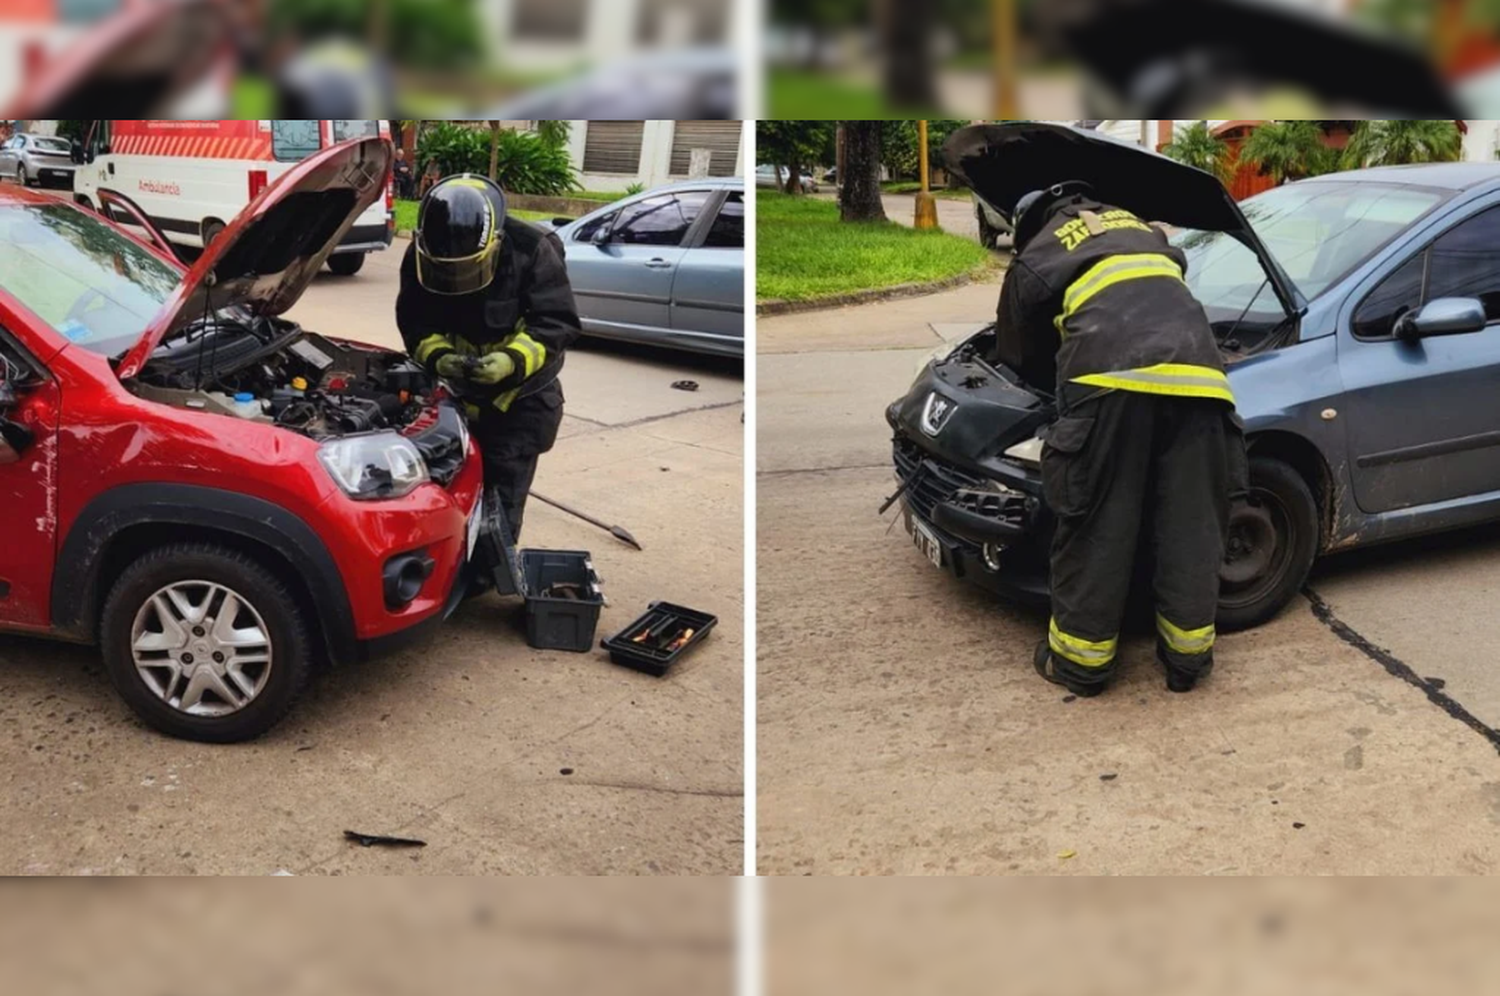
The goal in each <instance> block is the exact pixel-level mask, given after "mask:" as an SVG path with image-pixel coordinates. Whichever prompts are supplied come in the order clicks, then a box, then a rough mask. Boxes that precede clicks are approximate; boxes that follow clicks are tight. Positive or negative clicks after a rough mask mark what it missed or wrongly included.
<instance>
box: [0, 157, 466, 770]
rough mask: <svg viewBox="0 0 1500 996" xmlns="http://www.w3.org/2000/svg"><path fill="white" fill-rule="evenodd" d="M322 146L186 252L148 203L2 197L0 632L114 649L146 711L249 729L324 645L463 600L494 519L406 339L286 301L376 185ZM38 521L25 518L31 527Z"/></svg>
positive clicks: (394, 634)
mask: <svg viewBox="0 0 1500 996" xmlns="http://www.w3.org/2000/svg"><path fill="white" fill-rule="evenodd" d="M390 160H391V151H390V145H389V143H387V142H386V141H384V140H383V139H380V138H366V139H360V140H355V141H351V142H346V143H344V144H341V145H337V146H333V147H331V148H327V149H323V150H320V151H318V152H315V153H313V154H312V155H311V156H309V157H307V158H306V159H305V160H303V161H302V162H300V163H298V164H297V165H296V166H294V167H293V168H292V169H290V170H288V171H287V172H286V173H285V174H284V175H282V176H281V177H280V178H279V179H278V180H276V181H274V182H273V183H272V184H271V185H270V186H269V187H268V188H267V189H266V190H265V191H264V192H262V193H261V194H260V195H259V196H257V197H256V198H254V199H253V200H252V201H251V202H250V204H249V205H248V206H247V207H246V208H245V209H244V210H243V211H241V212H240V214H239V215H237V216H236V217H234V218H233V219H232V220H231V221H230V222H229V224H228V225H227V226H226V227H225V229H224V231H223V232H222V233H221V234H220V236H219V237H218V238H217V239H215V240H214V241H213V243H212V244H211V245H210V246H209V247H208V248H207V249H205V250H204V252H203V254H202V256H201V257H200V258H199V259H198V261H197V262H196V263H195V264H194V265H193V266H192V267H191V268H190V269H187V268H184V267H183V266H182V265H181V264H180V263H178V262H177V260H176V259H175V257H174V256H173V254H172V251H171V246H170V244H169V243H168V242H167V241H166V239H165V238H164V237H163V236H162V234H161V232H160V231H159V230H158V229H156V227H155V226H154V225H152V223H151V221H150V219H149V218H148V217H146V215H145V213H144V212H143V211H142V210H141V208H140V207H139V205H136V204H134V203H133V202H131V201H130V199H129V198H128V197H126V196H125V195H123V194H120V193H118V192H115V191H111V190H108V189H101V190H99V191H98V198H99V210H100V211H102V212H104V214H106V215H108V216H109V217H110V218H129V219H130V220H131V221H132V223H133V225H134V226H135V228H136V229H138V230H139V231H141V232H142V233H143V235H142V236H141V237H139V238H137V237H136V236H134V235H132V234H130V232H128V231H127V230H125V229H124V228H123V227H121V226H119V225H117V224H115V223H114V222H113V221H111V220H109V218H106V217H104V216H103V215H101V214H98V213H95V212H94V211H92V210H89V209H87V208H83V207H80V206H78V205H74V204H66V203H62V202H60V201H57V200H56V199H53V198H50V197H45V196H43V195H40V194H35V193H31V192H29V191H25V190H23V189H21V188H16V187H11V188H4V189H0V291H3V293H0V359H3V364H0V370H3V377H0V502H3V506H4V508H5V509H6V514H7V516H8V517H9V521H10V522H11V523H12V525H13V527H14V528H12V529H11V530H10V531H9V533H8V535H7V537H6V541H5V543H4V545H3V547H0V629H3V630H5V631H9V632H18V633H26V634H32V635H37V636H50V637H55V638H58V639H61V640H67V641H70V642H82V643H97V644H99V645H100V647H101V650H102V655H103V659H104V665H105V669H106V670H107V671H108V673H109V676H110V678H111V679H112V681H113V683H114V685H115V687H116V688H117V689H118V690H119V692H120V695H121V696H122V697H123V698H124V699H125V701H126V702H127V703H128V704H129V705H130V706H131V708H133V709H134V710H135V711H136V713H137V714H138V715H139V716H140V717H141V718H142V719H143V720H144V721H145V722H147V723H148V724H150V725H151V726H154V727H156V728H157V729H159V730H162V731H164V732H166V733H169V734H172V735H175V736H180V737H188V738H192V739H197V740H206V741H220V742H223V741H235V740H243V739H247V738H250V737H254V736H256V735H258V734H260V733H262V732H264V731H265V730H267V729H269V728H270V727H271V726H272V725H273V724H275V723H276V722H277V721H278V720H279V719H280V718H281V717H282V716H284V715H285V714H286V712H287V711H288V710H289V709H290V708H291V706H292V704H293V702H294V701H295V700H296V699H297V697H298V695H299V694H300V693H301V691H302V690H303V688H304V686H305V685H306V683H307V680H308V675H309V672H310V671H311V668H312V665H313V662H314V660H315V659H319V658H327V659H330V660H333V661H354V660H359V659H362V658H364V657H367V656H369V655H371V654H374V653H377V652H381V651H384V650H387V649H390V648H392V647H395V646H398V645H400V644H401V643H403V642H405V641H407V640H411V639H414V638H416V637H418V636H420V635H422V634H423V633H424V632H426V631H427V630H428V629H429V628H431V627H432V626H435V625H436V624H438V623H439V622H440V621H441V620H442V619H443V618H444V617H445V615H446V614H447V613H448V612H450V611H451V610H452V608H453V607H454V605H455V604H456V600H457V599H458V598H459V597H460V596H461V595H462V594H463V592H464V590H465V588H466V584H464V583H462V582H461V581H460V578H461V577H462V575H463V574H464V572H465V571H466V564H467V561H468V558H469V557H470V555H471V553H472V551H473V549H474V545H475V542H476V540H477V538H478V530H479V523H480V522H481V521H482V510H481V498H480V492H481V478H482V471H481V469H480V465H479V459H478V455H477V453H476V452H475V451H474V450H473V447H472V445H471V443H470V441H469V438H468V434H467V430H466V429H465V427H464V422H463V418H462V417H461V415H460V414H459V413H458V411H457V409H456V408H455V407H453V406H452V405H451V404H450V403H449V402H447V401H446V400H445V399H444V397H443V392H442V390H441V389H440V387H439V386H438V385H436V384H434V383H433V382H432V381H430V380H429V379H428V377H427V376H426V374H425V373H424V372H423V370H422V369H421V368H420V367H418V366H417V365H415V364H414V363H412V362H411V361H410V360H409V359H408V358H407V357H406V356H405V355H404V354H402V353H396V352H391V351H388V350H384V349H377V348H374V347H370V346H364V345H359V344H357V343H353V342H348V341H344V340H342V339H337V338H333V337H330V336H325V335H322V334H319V333H315V332H312V331H309V330H306V329H303V328H301V327H300V326H298V325H297V324H296V323H294V322H290V321H287V320H285V319H283V318H281V317H279V316H280V315H281V314H282V313H284V312H285V311H286V310H287V309H288V308H290V307H291V306H292V305H293V303H294V302H295V301H296V300H297V298H298V297H299V296H300V295H301V293H302V292H303V291H304V290H305V288H306V287H307V284H308V283H309V282H310V281H311V280H312V278H313V276H314V274H316V273H317V272H318V269H319V267H320V266H321V265H322V263H323V262H324V261H325V260H326V259H327V257H328V255H329V254H330V253H331V252H332V251H333V248H334V246H335V245H336V244H337V243H338V241H339V238H340V237H341V236H342V235H343V234H344V232H345V231H346V230H347V229H348V228H349V227H350V226H351V225H353V224H354V222H355V219H356V218H357V217H358V216H359V215H360V213H361V212H363V211H364V210H365V209H366V208H367V207H368V206H369V205H371V204H373V203H375V202H376V201H378V200H379V199H380V197H381V196H383V194H384V192H385V178H386V176H387V174H388V172H389V169H390ZM23 525H24V527H23Z"/></svg>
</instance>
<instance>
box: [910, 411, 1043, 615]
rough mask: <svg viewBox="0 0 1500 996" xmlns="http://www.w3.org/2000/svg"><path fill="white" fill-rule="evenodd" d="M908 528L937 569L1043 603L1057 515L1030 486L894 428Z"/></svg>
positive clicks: (1037, 484) (1037, 485)
mask: <svg viewBox="0 0 1500 996" xmlns="http://www.w3.org/2000/svg"><path fill="white" fill-rule="evenodd" d="M892 458H893V462H894V464H895V471H896V480H897V482H898V484H899V486H900V502H901V509H902V517H903V520H904V524H905V526H906V531H907V533H908V534H909V535H910V536H911V538H912V540H913V542H914V543H916V545H917V547H918V549H919V550H921V551H922V553H923V554H924V555H925V556H926V557H927V559H928V560H929V561H931V562H932V563H933V565H934V566H935V567H937V568H938V569H940V570H942V571H944V572H945V573H947V574H949V575H950V576H952V577H955V578H960V579H962V580H965V581H969V582H972V583H974V584H976V585H978V586H979V587H981V588H985V589H987V590H989V591H993V592H995V593H996V594H999V595H1003V596H1005V597H1007V598H1010V599H1014V600H1017V601H1022V602H1028V603H1035V604H1045V603H1046V601H1047V599H1048V596H1049V589H1048V559H1047V550H1048V547H1049V545H1050V543H1051V537H1052V529H1053V526H1052V519H1051V514H1050V513H1049V512H1048V511H1047V509H1046V506H1045V503H1043V502H1042V501H1041V500H1040V497H1039V495H1040V489H1041V481H1040V479H1039V478H1036V479H1035V480H1034V482H1033V483H1034V486H1035V490H1034V491H1032V492H1028V491H1027V490H1023V489H1022V488H1020V487H1013V486H1011V485H1009V484H1004V483H1001V482H998V481H995V480H992V479H990V478H987V477H982V476H979V475H977V474H974V473H972V472H971V471H968V470H965V469H963V468H960V467H958V466H957V465H955V464H953V463H950V462H948V461H945V460H943V459H941V458H939V457H937V456H934V455H933V454H931V453H929V452H927V451H924V450H923V449H921V448H920V447H919V446H917V445H916V444H915V443H914V442H912V441H911V439H910V438H909V437H907V436H906V435H905V434H904V433H902V432H901V430H900V428H899V427H896V434H895V438H894V440H893V442H892Z"/></svg>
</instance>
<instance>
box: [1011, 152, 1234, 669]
mask: <svg viewBox="0 0 1500 996" xmlns="http://www.w3.org/2000/svg"><path fill="white" fill-rule="evenodd" d="M1014 244H1015V253H1016V255H1015V258H1014V260H1013V261H1012V262H1011V264H1010V268H1009V270H1008V272H1007V273H1006V276H1005V283H1004V286H1003V287H1002V290H1001V297H1000V305H999V310H998V314H997V322H998V339H999V344H998V347H997V349H998V354H999V355H998V359H999V360H1000V361H1001V362H1002V363H1004V364H1006V365H1007V366H1009V367H1011V368H1012V369H1014V370H1015V371H1017V372H1018V373H1019V374H1021V376H1022V377H1023V378H1024V379H1025V380H1026V381H1027V382H1028V383H1030V384H1033V385H1035V386H1037V387H1039V388H1043V389H1045V390H1048V391H1051V390H1053V389H1054V387H1055V390H1056V400H1057V413H1058V418H1057V420H1056V421H1055V422H1054V423H1053V424H1052V425H1051V426H1049V427H1048V429H1047V430H1046V431H1045V433H1044V434H1043V443H1044V445H1043V448H1042V457H1041V462H1042V487H1043V491H1044V493H1045V496H1046V499H1047V504H1048V505H1049V506H1050V507H1051V509H1052V511H1053V513H1054V515H1055V517H1056V520H1057V531H1056V534H1055V537H1054V540H1053V544H1052V553H1051V560H1052V582H1051V584H1052V619H1051V622H1050V624H1049V628H1048V636H1047V639H1046V640H1045V641H1043V643H1042V644H1041V645H1040V646H1039V647H1038V648H1037V653H1036V659H1035V664H1036V668H1037V671H1038V672H1039V673H1040V674H1041V675H1042V676H1043V677H1044V678H1046V679H1047V680H1049V681H1052V682H1054V683H1056V684H1060V685H1064V686H1066V687H1067V688H1068V689H1069V690H1070V691H1072V692H1073V693H1074V694H1077V695H1081V696H1082V695H1097V694H1098V693H1099V692H1101V691H1103V690H1104V689H1105V688H1106V687H1107V686H1108V685H1109V683H1110V681H1111V680H1112V679H1113V678H1114V676H1115V673H1116V649H1117V646H1118V642H1119V631H1120V622H1121V618H1122V616H1123V614H1124V611H1125V602H1126V595H1127V593H1128V591H1129V586H1130V581H1131V577H1132V573H1133V571H1132V568H1133V566H1134V563H1135V559H1136V555H1137V553H1138V552H1140V553H1141V554H1142V555H1146V554H1149V555H1151V556H1152V559H1153V562H1154V576H1153V578H1152V586H1153V591H1154V594H1155V600H1156V654H1157V659H1158V660H1159V661H1160V662H1161V663H1162V664H1163V665H1164V666H1165V668H1166V675H1167V687H1168V688H1169V689H1171V690H1172V691H1176V692H1185V691H1189V690H1191V689H1192V688H1193V687H1194V685H1196V684H1197V682H1198V681H1199V680H1201V679H1202V678H1203V677H1204V676H1206V675H1207V674H1208V673H1209V670H1210V669H1211V668H1212V666H1213V647H1214V635H1215V634H1214V614H1215V609H1216V607H1217V603H1218V592H1219V568H1220V566H1221V564H1222V563H1223V559H1224V535H1225V532H1226V529H1227V525H1228V517H1229V505H1230V500H1231V496H1232V495H1234V494H1238V493H1242V492H1243V491H1244V490H1245V489H1246V488H1247V482H1246V461H1245V447H1244V434H1243V431H1242V428H1241V423H1240V422H1239V418H1238V416H1236V415H1235V414H1234V395H1233V394H1232V393H1231V392H1230V389H1229V380H1228V378H1227V377H1225V375H1224V364H1223V360H1222V359H1221V357H1220V354H1219V350H1218V347H1217V345H1216V342H1215V339H1214V334H1213V330H1212V329H1211V327H1210V326H1209V322H1208V317H1207V315H1206V314H1205V313H1204V311H1203V307H1202V306H1201V305H1200V304H1199V303H1198V301H1197V300H1196V299H1195V298H1194V297H1193V296H1192V294H1191V293H1189V291H1188V288H1187V285H1186V284H1185V283H1184V281H1183V277H1184V273H1185V267H1186V265H1187V260H1186V257H1185V256H1184V255H1183V253H1182V252H1181V251H1180V250H1178V249H1177V248H1176V247H1174V246H1172V245H1170V244H1169V243H1168V242H1167V239H1166V236H1165V234H1164V233H1163V232H1162V231H1161V230H1160V229H1157V228H1155V227H1153V226H1151V225H1149V224H1147V223H1146V222H1144V221H1142V220H1141V219H1140V218H1137V217H1136V216H1135V215H1133V214H1131V213H1130V212H1129V211H1126V210H1123V209H1121V208H1117V207H1113V206H1111V205H1108V204H1103V203H1101V202H1100V201H1098V200H1096V199H1095V198H1094V197H1093V191H1092V189H1091V188H1090V187H1089V186H1088V185H1087V184H1085V183H1081V182H1074V181H1070V182H1065V183H1059V184H1057V185H1055V186H1052V187H1049V188H1047V189H1045V190H1041V191H1033V192H1031V193H1029V194H1027V195H1025V196H1024V197H1022V198H1021V199H1020V201H1018V202H1017V204H1016V211H1015V235H1014ZM1138 537H1149V542H1150V544H1151V545H1150V547H1149V548H1147V547H1146V546H1145V545H1144V542H1145V541H1143V542H1142V543H1141V544H1140V549H1139V551H1138V542H1137V540H1138Z"/></svg>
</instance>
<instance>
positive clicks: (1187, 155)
mask: <svg viewBox="0 0 1500 996" xmlns="http://www.w3.org/2000/svg"><path fill="white" fill-rule="evenodd" d="M1161 151H1162V153H1163V154H1164V155H1167V156H1170V157H1171V158H1173V159H1175V160H1177V161H1178V162H1180V163H1183V164H1184V165H1187V166H1193V167H1196V168H1197V169H1201V170H1203V171H1204V172H1205V173H1212V174H1213V175H1214V176H1216V177H1218V178H1219V182H1220V183H1227V182H1228V181H1229V179H1230V177H1232V176H1233V175H1234V156H1233V155H1232V154H1231V153H1230V151H1229V143H1227V142H1225V141H1224V140H1223V139H1222V138H1219V137H1218V136H1217V135H1215V134H1214V133H1213V132H1211V131H1209V128H1208V122H1207V121H1194V122H1193V123H1192V124H1191V125H1189V126H1188V127H1187V128H1186V129H1185V130H1183V131H1180V132H1178V133H1177V135H1176V137H1174V138H1173V139H1172V141H1170V142H1168V143H1167V145H1166V147H1165V148H1163V149H1162V150H1161Z"/></svg>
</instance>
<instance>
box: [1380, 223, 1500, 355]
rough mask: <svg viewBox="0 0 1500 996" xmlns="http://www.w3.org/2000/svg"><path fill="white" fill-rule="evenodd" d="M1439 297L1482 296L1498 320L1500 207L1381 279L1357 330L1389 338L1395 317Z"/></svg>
mask: <svg viewBox="0 0 1500 996" xmlns="http://www.w3.org/2000/svg"><path fill="white" fill-rule="evenodd" d="M1424 276H1425V282H1424ZM1440 297H1472V298H1478V299H1479V301H1480V302H1481V303H1482V304H1483V305H1484V315H1485V318H1486V319H1488V320H1489V321H1491V322H1496V321H1500V207H1492V208H1488V209H1486V210H1484V211H1481V212H1479V213H1478V214H1476V215H1474V216H1473V217H1471V218H1466V219H1465V220H1463V221H1461V222H1459V223H1458V224H1457V225H1454V226H1453V227H1452V228H1450V229H1448V230H1447V231H1446V232H1444V233H1443V234H1442V235H1439V236H1438V237H1437V238H1436V239H1434V240H1433V242H1432V244H1431V245H1429V246H1428V247H1427V248H1426V249H1424V250H1422V251H1421V252H1419V253H1417V254H1416V255H1414V256H1412V257H1411V258H1410V259H1408V260H1407V261H1406V262H1405V263H1403V264H1402V265H1401V266H1400V267H1399V268H1398V269H1397V270H1396V271H1395V272H1394V273H1392V274H1391V275H1390V276H1388V277H1386V278H1385V279H1384V280H1382V281H1381V282H1380V284H1379V285H1378V286H1377V287H1376V288H1375V289H1374V290H1373V291H1371V292H1370V293H1369V295H1367V296H1366V297H1365V299H1364V300H1363V301H1361V302H1360V304H1359V307H1358V309H1356V310H1355V312H1354V334H1355V335H1356V336H1358V337H1359V338H1361V339H1385V338H1389V337H1390V336H1391V335H1393V334H1394V332H1395V325H1396V321H1397V319H1399V318H1400V317H1401V316H1402V315H1404V314H1406V313H1407V312H1408V311H1415V310H1417V309H1418V308H1420V307H1422V305H1424V304H1426V303H1427V302H1428V301H1431V300H1434V299H1435V298H1440Z"/></svg>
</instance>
